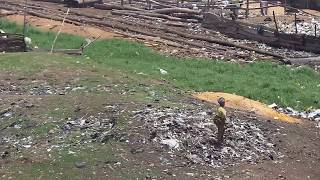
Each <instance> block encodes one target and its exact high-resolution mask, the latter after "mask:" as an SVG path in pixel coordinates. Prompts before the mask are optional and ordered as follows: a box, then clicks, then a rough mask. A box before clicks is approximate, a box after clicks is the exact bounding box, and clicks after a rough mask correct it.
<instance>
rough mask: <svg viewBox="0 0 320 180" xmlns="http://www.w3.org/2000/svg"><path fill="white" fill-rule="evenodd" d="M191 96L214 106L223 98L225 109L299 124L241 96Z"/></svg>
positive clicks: (294, 119)
mask: <svg viewBox="0 0 320 180" xmlns="http://www.w3.org/2000/svg"><path fill="white" fill-rule="evenodd" d="M193 96H194V97H196V98H198V99H200V100H204V101H208V102H210V103H215V104H217V100H218V98H219V97H224V98H225V100H226V107H229V108H233V109H237V110H241V111H247V112H254V113H255V114H257V115H259V116H263V117H265V118H268V119H275V120H280V121H284V122H288V123H301V120H300V119H297V118H293V117H290V116H288V115H286V114H283V113H279V112H277V111H275V110H273V109H272V108H269V107H268V106H267V105H266V104H263V103H261V102H258V101H254V100H251V99H248V98H245V97H243V96H238V95H235V94H229V93H221V92H204V93H198V94H194V95H193Z"/></svg>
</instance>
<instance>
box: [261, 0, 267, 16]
mask: <svg viewBox="0 0 320 180" xmlns="http://www.w3.org/2000/svg"><path fill="white" fill-rule="evenodd" d="M260 8H261V9H260V10H261V15H262V16H267V15H268V1H263V0H260Z"/></svg>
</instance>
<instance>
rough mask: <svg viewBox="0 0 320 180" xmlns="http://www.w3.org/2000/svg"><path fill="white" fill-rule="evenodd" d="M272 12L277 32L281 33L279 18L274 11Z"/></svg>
mask: <svg viewBox="0 0 320 180" xmlns="http://www.w3.org/2000/svg"><path fill="white" fill-rule="evenodd" d="M272 14H273V21H274V24H275V26H276V30H277V33H279V29H278V23H277V19H276V15H275V13H274V11H273V12H272Z"/></svg>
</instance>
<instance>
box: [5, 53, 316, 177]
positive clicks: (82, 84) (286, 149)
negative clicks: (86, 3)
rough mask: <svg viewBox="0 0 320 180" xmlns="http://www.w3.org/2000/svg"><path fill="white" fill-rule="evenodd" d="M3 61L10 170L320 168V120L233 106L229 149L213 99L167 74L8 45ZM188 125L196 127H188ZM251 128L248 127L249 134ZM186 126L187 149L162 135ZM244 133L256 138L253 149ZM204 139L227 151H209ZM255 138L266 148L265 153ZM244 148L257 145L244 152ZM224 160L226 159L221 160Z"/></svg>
mask: <svg viewBox="0 0 320 180" xmlns="http://www.w3.org/2000/svg"><path fill="white" fill-rule="evenodd" d="M44 56H45V57H46V58H45V59H43V57H44ZM40 59H41V61H40ZM0 61H1V62H2V63H1V64H2V66H1V69H2V71H1V73H0V77H1V81H0V88H1V94H2V95H1V102H2V103H1V109H2V111H1V113H0V114H1V115H0V118H1V122H2V125H1V131H0V133H1V144H0V151H1V159H0V164H1V165H2V166H1V169H0V174H1V177H2V178H3V179H21V178H23V179H34V178H37V179H55V178H58V179H71V178H72V179H104V178H108V179H136V178H138V179H290V180H291V179H293V180H295V179H297V180H300V179H314V180H316V179H318V177H319V176H320V172H319V167H318V165H319V163H320V153H319V151H318V149H319V147H320V138H319V137H320V136H319V129H318V128H316V124H315V123H314V122H311V121H307V120H302V123H301V124H291V123H286V122H281V121H277V120H274V119H265V118H262V117H259V116H257V115H256V114H255V113H253V112H251V113H247V112H243V111H238V110H235V109H230V108H228V109H227V110H228V116H229V117H230V120H231V122H234V126H233V127H232V128H231V129H230V130H228V131H227V133H226V142H225V144H224V145H223V146H222V149H221V148H219V147H215V145H213V144H211V142H210V140H207V137H213V138H214V137H215V134H216V130H215V129H211V130H210V129H207V128H205V127H200V126H199V125H200V124H203V123H204V124H208V123H210V122H211V120H210V116H208V115H207V114H206V113H205V112H208V111H212V110H213V108H214V107H215V106H214V105H212V104H208V103H205V102H202V101H200V100H196V99H194V98H193V97H191V95H189V94H186V93H181V91H180V90H179V89H175V88H173V87H168V86H167V85H165V84H166V83H165V82H162V81H161V80H158V81H157V83H155V80H153V79H149V78H145V77H144V76H143V78H142V77H141V76H142V75H140V76H139V75H136V74H126V73H123V72H120V71H115V70H111V69H108V68H105V67H101V66H98V65H95V64H94V63H93V62H90V61H86V60H84V59H81V58H75V57H68V56H67V57H63V56H59V55H52V56H48V55H47V54H36V53H31V54H21V55H19V54H15V55H3V56H1V57H0ZM16 61H17V62H19V63H16ZM62 62H63V63H62ZM10 63H14V64H16V66H15V67H14V68H12V66H10V65H9V64H10ZM164 89H165V90H164ZM181 117H183V120H184V121H180V120H179V118H181ZM176 120H179V121H176ZM176 123H178V124H176ZM181 123H182V124H181ZM239 123H240V124H239ZM159 125H160V127H159ZM242 126H243V127H242ZM184 128H187V129H188V131H186V132H184V131H181V130H183V129H184ZM237 128H240V129H238V130H237ZM241 128H244V129H241ZM155 129H156V131H153V130H155ZM161 129H162V130H161ZM154 132H156V134H154ZM244 132H245V133H248V134H247V135H246V136H243V135H242V133H244ZM185 133H187V134H185ZM252 133H253V134H252ZM256 133H257V134H256ZM250 134H251V135H250ZM186 135H188V136H189V135H191V137H189V138H187V139H186V140H187V141H186V142H185V143H188V144H189V145H190V146H189V145H186V144H185V143H181V145H180V146H181V149H175V148H173V149H172V148H169V147H167V146H165V145H163V144H161V143H160V142H161V141H159V140H161V138H163V137H164V136H168V137H171V136H174V137H175V138H177V139H181V140H182V139H184V138H185V137H187V136H186ZM256 135H257V136H256ZM242 136H243V137H242ZM249 137H250V139H248V140H246V138H249ZM197 138H198V141H197V140H196V139H197ZM199 138H200V139H199ZM242 138H245V139H242ZM261 138H262V139H261ZM189 140H190V142H188V141H189ZM195 140H196V141H195ZM242 142H250V143H251V142H252V143H254V144H247V145H246V146H247V148H248V149H247V150H245V149H243V148H245V146H243V145H241V143H242ZM190 143H191V144H190ZM199 143H200V144H199ZM230 143H233V145H232V144H230ZM269 144H270V145H269ZM265 145H268V147H267V149H264V148H266V147H264V146H265ZM204 147H206V148H208V149H211V150H213V151H212V152H210V153H211V154H217V155H219V154H220V155H221V156H220V157H219V156H217V157H212V156H206V155H205V153H206V149H203V148H204ZM233 148H240V149H239V151H241V152H239V153H240V156H239V157H237V156H232V154H233V153H236V154H237V153H238V152H232V150H233ZM255 148H258V149H260V148H262V149H260V150H259V152H260V151H261V154H257V149H255ZM243 150H244V151H243ZM269 150H270V152H274V153H275V154H273V153H270V154H269V153H268V152H269ZM246 152H252V154H247V155H245V156H244V154H246ZM190 154H193V155H194V156H191V157H190ZM195 155H197V156H195ZM250 156H252V157H250ZM192 157H193V158H192ZM196 157H197V158H196ZM211 158H213V159H211ZM215 158H217V159H215ZM239 158H240V159H239ZM208 159H209V160H210V159H211V161H207V160H208ZM232 159H234V160H232ZM241 159H243V160H241ZM219 162H225V163H226V164H221V165H219V166H217V165H218V164H219Z"/></svg>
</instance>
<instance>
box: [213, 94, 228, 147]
mask: <svg viewBox="0 0 320 180" xmlns="http://www.w3.org/2000/svg"><path fill="white" fill-rule="evenodd" d="M218 103H219V107H218V108H217V110H216V115H215V117H214V124H215V125H216V126H217V128H218V134H217V143H218V145H221V144H222V142H223V135H224V132H225V130H226V119H227V111H226V110H225V109H224V107H225V99H224V98H223V97H220V98H219V99H218Z"/></svg>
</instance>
